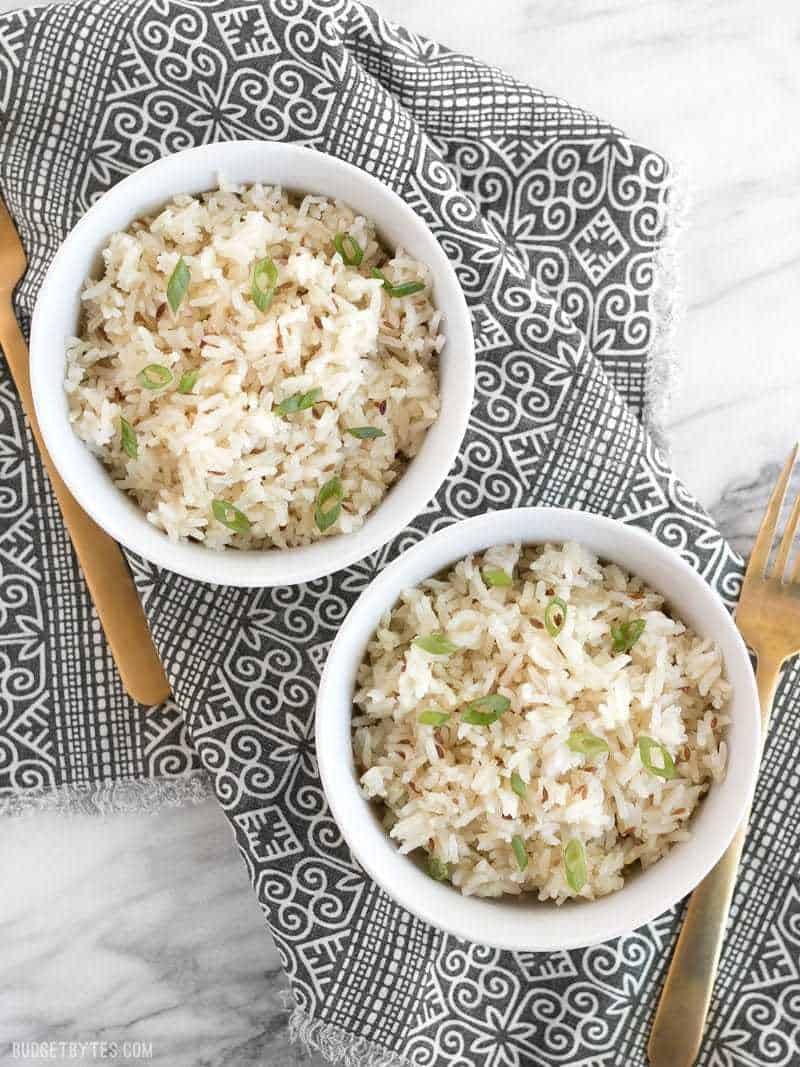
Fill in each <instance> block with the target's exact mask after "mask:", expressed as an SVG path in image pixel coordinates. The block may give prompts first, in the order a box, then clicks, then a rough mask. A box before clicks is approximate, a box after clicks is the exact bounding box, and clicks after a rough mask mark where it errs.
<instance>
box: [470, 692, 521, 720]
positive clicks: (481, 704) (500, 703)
mask: <svg viewBox="0 0 800 1067" xmlns="http://www.w3.org/2000/svg"><path fill="white" fill-rule="evenodd" d="M510 707H511V701H510V700H509V699H508V697H504V696H500V694H499V693H489V694H488V696H485V697H478V699H477V700H471V701H470V702H469V704H467V706H466V707H465V708H464V710H463V711H462V713H461V721H462V722H467V723H469V724H470V725H471V726H491V725H492V723H493V722H497V720H498V719H499V718H500V716H501V715H502V714H503V712H505V711H508V709H509V708H510Z"/></svg>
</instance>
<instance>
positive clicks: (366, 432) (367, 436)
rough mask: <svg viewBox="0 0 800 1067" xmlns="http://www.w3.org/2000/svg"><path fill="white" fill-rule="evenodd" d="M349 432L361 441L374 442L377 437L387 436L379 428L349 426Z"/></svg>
mask: <svg viewBox="0 0 800 1067" xmlns="http://www.w3.org/2000/svg"><path fill="white" fill-rule="evenodd" d="M347 432H348V433H349V434H351V435H352V436H353V437H357V438H358V440H359V441H374V440H375V438H376V437H385V436H386V434H385V433H384V432H383V430H379V429H378V427H377V426H348V427H347Z"/></svg>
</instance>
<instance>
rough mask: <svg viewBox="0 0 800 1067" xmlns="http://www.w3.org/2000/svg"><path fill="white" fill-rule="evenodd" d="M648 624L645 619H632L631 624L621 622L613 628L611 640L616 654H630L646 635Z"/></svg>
mask: <svg viewBox="0 0 800 1067" xmlns="http://www.w3.org/2000/svg"><path fill="white" fill-rule="evenodd" d="M645 626H646V623H645V621H644V619H631V621H630V622H621V623H619V624H618V625H617V626H613V625H612V627H611V639H612V641H613V642H614V645H613V648H614V651H615V652H630V650H631V649H632V648H633V646H634V645H635V644H636V642H637V641H638V640H639V638H640V637H641V636H642V634H643V633H644V628H645Z"/></svg>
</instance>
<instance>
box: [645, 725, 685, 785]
mask: <svg viewBox="0 0 800 1067" xmlns="http://www.w3.org/2000/svg"><path fill="white" fill-rule="evenodd" d="M654 749H656V750H657V751H658V752H660V753H661V760H662V764H661V766H660V767H658V766H656V764H655V763H653V750H654ZM639 755H640V756H641V758H642V764H643V766H644V767H645V769H646V770H648V771H650V773H651V774H656V775H658V777H659V778H666V780H667V781H671V780H672V779H673V778H674V777H675V775H676V774H677V773H678V772H677V771H676V770H675V760H674V759H673V758H672V756H670V754H669V752H668V751H667V750H666V748H664V746H663V745H661V744H659V743H658V741H655V740H654V739H653V738H652V737H644V736H642V737H640V738H639Z"/></svg>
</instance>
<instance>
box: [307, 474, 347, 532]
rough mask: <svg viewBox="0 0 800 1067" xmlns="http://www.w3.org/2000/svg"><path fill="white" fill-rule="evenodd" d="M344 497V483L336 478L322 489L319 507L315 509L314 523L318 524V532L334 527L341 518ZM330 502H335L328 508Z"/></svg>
mask: <svg viewBox="0 0 800 1067" xmlns="http://www.w3.org/2000/svg"><path fill="white" fill-rule="evenodd" d="M343 496H344V489H343V487H342V483H341V482H340V481H339V479H338V478H335V477H334V478H331V479H330V480H329V481H327V482H326V483H325V484H324V485H323V487H322V488H321V489H320V491H319V496H318V497H317V506H316V508H315V509H314V522H316V524H317V529H318V530H321V531H323V532H324V531H325V530H327V529H328V527H330V526H333V524H334V523H335V522H336V520H337V519H338V518H339V515H340V514H341V511H342V497H343ZM329 501H333V503H332V504H331V505H330V507H327V508H326V507H325V505H326V504H327V503H328V502H329Z"/></svg>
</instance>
